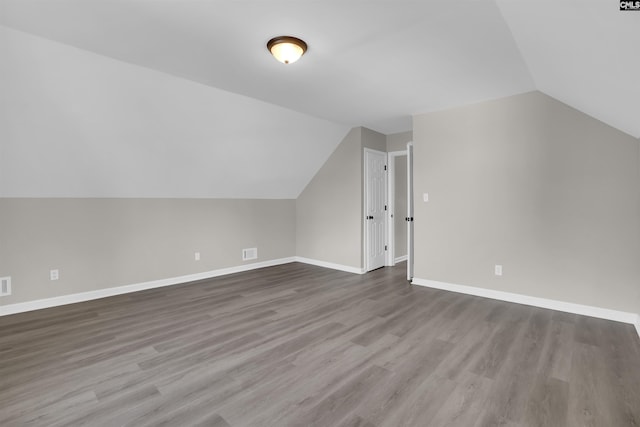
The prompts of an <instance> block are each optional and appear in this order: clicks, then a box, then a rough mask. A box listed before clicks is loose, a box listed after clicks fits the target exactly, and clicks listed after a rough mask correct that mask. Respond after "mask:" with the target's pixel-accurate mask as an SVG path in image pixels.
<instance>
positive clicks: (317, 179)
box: [296, 128, 362, 267]
mask: <svg viewBox="0 0 640 427" xmlns="http://www.w3.org/2000/svg"><path fill="white" fill-rule="evenodd" d="M361 140H362V128H354V129H351V131H349V133H348V134H347V136H346V137H345V138H344V139H343V140H342V142H341V143H340V145H338V148H336V150H335V151H334V152H333V153H332V154H331V156H329V159H328V160H327V162H326V163H325V164H324V165H323V166H322V167H321V168H320V170H319V171H318V173H317V174H316V175H315V176H314V177H313V178H312V179H311V182H309V184H308V185H307V187H306V188H305V189H304V190H303V191H302V193H301V194H300V196H298V199H297V200H296V255H298V256H301V257H305V258H311V259H316V260H321V261H326V262H333V263H336V264H342V265H347V266H351V267H360V266H361V259H360V252H361V250H362V249H361V239H362V216H361V209H362V206H361V198H362V196H361V185H362V183H361V182H362V161H361V158H362V143H361Z"/></svg>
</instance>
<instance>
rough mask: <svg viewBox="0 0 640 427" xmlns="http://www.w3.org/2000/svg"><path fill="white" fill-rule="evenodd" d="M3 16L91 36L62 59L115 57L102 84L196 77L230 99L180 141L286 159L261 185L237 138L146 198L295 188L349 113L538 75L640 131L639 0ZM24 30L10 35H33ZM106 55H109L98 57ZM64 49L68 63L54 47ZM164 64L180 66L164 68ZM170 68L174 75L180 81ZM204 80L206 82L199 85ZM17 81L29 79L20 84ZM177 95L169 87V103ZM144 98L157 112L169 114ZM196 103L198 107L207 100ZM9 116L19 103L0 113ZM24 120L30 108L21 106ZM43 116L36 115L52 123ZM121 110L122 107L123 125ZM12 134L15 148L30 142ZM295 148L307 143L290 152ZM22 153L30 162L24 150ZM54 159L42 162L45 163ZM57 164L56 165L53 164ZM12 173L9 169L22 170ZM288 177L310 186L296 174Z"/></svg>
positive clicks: (132, 4) (361, 122) (59, 3)
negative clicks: (274, 53) (210, 164)
mask: <svg viewBox="0 0 640 427" xmlns="http://www.w3.org/2000/svg"><path fill="white" fill-rule="evenodd" d="M0 25H2V26H5V27H7V28H11V29H15V30H18V31H20V32H24V33H29V34H33V35H36V36H38V37H41V38H44V39H48V40H51V41H55V42H58V43H62V45H60V46H59V47H52V46H54V45H51V46H49V47H46V48H45V47H44V46H40V47H39V48H36V47H33V50H34V52H35V51H38V49H40V51H41V52H45V51H47V52H48V51H49V50H53V51H57V50H59V49H62V50H64V45H67V46H72V47H75V48H78V49H80V51H77V52H76V53H74V54H72V53H71V51H65V52H68V55H66V56H65V55H62V56H65V57H67V56H68V57H73V58H76V57H77V58H76V59H74V60H73V61H71V62H70V63H68V64H67V65H71V64H75V66H76V68H78V70H76V69H72V68H71V67H68V66H67V67H66V68H65V66H64V65H62V64H55V66H52V68H61V70H59V71H60V73H68V74H69V75H74V76H75V78H76V79H88V80H91V79H92V78H93V77H91V78H89V77H87V75H86V74H82V72H83V70H84V71H85V72H87V73H88V72H89V71H87V70H93V69H94V68H96V67H97V68H100V67H102V66H105V67H107V68H108V69H111V68H113V70H112V72H111V73H110V74H104V73H102V74H104V75H102V74H101V73H99V72H97V73H95V72H94V74H96V75H99V76H100V78H101V79H102V80H95V81H94V85H101V84H103V83H104V82H107V84H106V85H107V86H108V85H109V84H113V83H114V81H110V79H112V77H110V76H112V75H114V74H115V75H118V73H123V76H124V75H125V74H126V75H127V76H129V75H130V74H131V75H133V74H136V75H140V77H139V78H140V79H143V80H145V79H151V80H153V81H156V83H157V86H154V92H162V91H164V90H165V89H164V88H165V87H167V86H169V87H172V86H176V87H178V86H179V87H180V88H181V89H179V90H178V89H175V90H176V91H177V92H180V93H182V94H183V95H184V97H185V98H188V99H189V101H193V100H194V99H192V98H191V97H195V98H198V99H199V97H200V96H202V97H203V99H199V101H198V102H203V103H205V104H207V103H209V104H210V105H209V107H208V108H211V109H212V110H216V111H217V110H224V109H225V108H224V106H225V105H231V106H232V108H229V109H227V111H226V112H225V115H224V116H220V117H217V118H216V119H215V120H214V119H211V118H205V117H201V118H200V119H197V120H196V119H193V120H192V119H189V120H186V121H185V119H184V117H182V118H180V119H179V120H177V121H176V123H174V124H167V123H163V125H162V126H163V127H169V128H170V129H169V130H167V129H161V130H159V131H158V132H160V133H163V135H165V136H166V135H173V137H174V138H175V139H180V138H181V137H182V133H183V132H184V129H183V128H184V126H189V127H190V129H191V130H190V131H189V132H188V134H189V135H191V139H192V142H188V141H180V143H182V144H183V145H182V149H183V150H184V151H185V152H190V153H191V155H190V156H191V157H193V158H194V159H201V158H206V157H205V156H207V155H208V156H210V155H211V150H214V149H212V148H211V145H212V144H214V145H215V144H218V145H220V146H221V147H225V144H224V143H221V142H220V141H225V140H226V141H227V142H228V141H229V140H230V138H231V137H230V136H229V135H234V136H233V137H232V138H231V139H232V140H233V141H234V142H236V143H237V144H238V145H236V147H242V148H239V149H237V150H236V151H238V150H240V151H243V152H244V153H247V152H264V153H263V155H264V157H263V158H262V159H261V160H264V161H266V162H268V163H274V164H278V166H279V168H281V172H280V173H279V176H278V178H277V179H275V181H274V182H273V183H272V185H271V186H269V184H264V185H265V186H266V187H265V188H257V187H251V185H258V184H256V182H255V179H256V177H258V176H264V175H260V174H257V173H256V174H255V175H256V177H252V178H251V179H248V180H247V181H246V182H245V181H243V179H244V175H241V174H240V172H237V171H238V170H245V171H246V170H253V168H259V167H258V165H257V160H256V161H255V162H253V163H249V164H246V158H244V157H243V155H242V153H241V152H240V151H238V153H236V154H234V155H231V154H225V155H226V156H227V159H226V163H227V166H228V169H229V171H227V173H226V174H223V175H222V177H220V176H217V175H215V174H214V173H213V172H211V171H209V170H207V169H206V166H205V165H204V164H203V165H201V166H200V169H198V168H196V169H194V166H193V165H194V164H195V165H197V164H198V162H195V163H193V162H191V163H189V162H187V161H185V162H184V164H183V165H182V166H180V167H178V169H176V170H177V171H182V172H184V173H183V174H180V173H176V174H175V175H179V176H182V175H185V174H186V175H188V176H191V175H193V176H197V177H199V178H198V179H202V180H204V181H205V182H207V183H208V185H209V187H208V188H199V189H197V190H195V189H194V187H193V184H191V189H187V188H188V182H187V181H181V180H180V178H176V181H173V186H175V187H176V189H175V191H174V192H168V191H165V190H162V191H161V190H160V189H161V188H166V187H161V186H160V185H159V186H158V187H157V188H155V187H153V188H151V187H149V186H148V185H147V184H144V183H143V182H141V183H140V186H141V188H146V190H144V191H138V192H136V191H135V190H131V191H130V192H131V195H132V196H135V195H136V194H137V195H140V194H143V195H151V196H169V197H171V196H173V195H174V193H178V194H183V195H193V196H196V197H225V194H227V193H229V194H232V196H235V197H253V196H255V194H257V195H258V196H261V197H291V198H295V197H297V195H298V194H299V192H300V191H301V190H302V188H304V186H305V185H306V183H307V182H308V181H309V180H310V179H311V177H312V176H313V174H314V173H315V172H316V171H317V169H318V168H319V167H320V165H321V164H322V163H323V162H324V160H325V159H326V158H327V156H328V155H329V153H330V152H331V151H332V150H333V149H334V148H335V147H336V146H337V144H338V143H339V142H340V139H341V138H342V136H343V135H344V133H346V129H348V128H350V127H353V126H366V127H369V128H371V129H374V130H377V131H379V132H382V133H385V134H389V133H395V132H400V131H406V130H410V129H411V116H412V115H413V114H416V113H421V112H428V111H436V110H441V109H445V108H450V107H455V106H460V105H465V104H470V103H474V102H479V101H483V100H487V99H495V98H500V97H504V96H509V95H513V94H517V93H522V92H527V91H530V90H535V89H538V90H541V91H543V92H545V93H546V94H548V95H550V96H552V97H555V98H557V99H559V100H561V101H563V102H565V103H567V104H569V105H571V106H572V107H574V108H576V109H578V110H581V111H583V112H585V113H587V114H590V115H592V116H594V117H596V118H598V119H600V120H602V121H604V122H606V123H608V124H610V125H611V126H614V127H616V128H618V129H620V130H622V131H624V132H627V133H629V134H631V135H633V136H635V137H640V120H638V117H640V80H639V79H638V76H640V55H639V54H637V51H638V49H637V46H636V45H637V40H640V13H637V12H635V13H634V12H621V11H619V10H618V4H617V2H615V1H613V0H580V1H578V0H554V1H542V0H519V1H518V0H497V1H493V0H491V1H490V0H466V1H465V0H461V1H456V2H453V1H451V0H430V1H427V0H423V1H408V0H378V1H364V0H362V1H355V0H353V1H347V0H342V1H336V0H324V1H312V0H296V1H293V0H292V1H267V0H260V1H259V0H255V1H242V0H192V1H179V0H166V1H160V0H158V1H155V0H135V1H134V0H92V1H87V0H0ZM16 34H17V33H13V36H12V37H10V38H12V39H15V38H19V36H18V35H16ZM283 34H286V35H294V36H298V37H301V38H303V39H304V40H306V41H307V43H308V44H309V51H308V52H307V54H306V55H305V56H304V58H302V59H301V60H300V61H298V62H297V63H295V64H292V65H288V66H285V65H283V64H280V63H279V62H277V61H275V60H274V59H273V58H272V57H271V56H270V55H269V53H268V52H267V50H266V47H265V45H266V42H267V41H268V40H269V39H270V38H271V37H273V36H277V35H283ZM0 42H3V40H0ZM24 43H27V42H20V43H17V45H20V44H24ZM30 43H31V42H28V43H27V44H30ZM33 45H34V46H35V45H38V43H36V42H35V41H34V42H33ZM39 45H42V43H40V44H39ZM2 47H3V45H2V44H0V48H2ZM4 47H6V43H5V46H4ZM9 51H10V54H12V55H15V56H16V58H15V61H14V60H13V59H12V58H11V56H9V57H8V60H9V61H11V62H16V63H17V64H18V63H20V62H21V60H22V61H23V65H24V66H25V67H29V65H28V61H27V60H28V59H29V58H26V57H25V55H26V53H24V52H22V53H17V50H16V49H9ZM82 52H85V53H82ZM43 55H44V56H43V57H46V56H47V55H49V56H51V55H50V53H49V54H46V55H45V54H44V53H43ZM98 56H100V57H102V58H104V59H96V58H97V57H98ZM80 57H82V60H81V59H80ZM105 57H106V58H105ZM5 58H6V56H5ZM40 59H41V60H42V58H40ZM51 59H52V61H57V60H56V58H55V57H53V56H52V57H51ZM114 60H115V61H114ZM24 61H27V62H24ZM105 61H106V62H105ZM103 63H104V64H103ZM117 63H119V64H121V65H119V66H117V65H115V64H117ZM25 64H26V65H25ZM78 64H84V65H78ZM98 64H102V65H98ZM105 64H108V65H105ZM41 65H42V66H44V67H48V66H50V65H47V64H46V63H45V62H43V63H42V64H41ZM134 66H139V67H138V68H135V67H134ZM140 67H142V68H140ZM0 68H1V67H0ZM9 68H10V67H9ZM14 68H15V67H14ZM143 69H146V70H147V71H142V70H143ZM125 70H126V71H125ZM2 71H3V70H2V69H0V73H2ZM92 72H93V71H92ZM157 72H160V73H164V75H165V76H166V77H158V75H157ZM5 73H7V75H8V73H9V72H6V71H5ZM132 73H133V74H132ZM145 73H147V74H145ZM149 73H151V74H149ZM20 74H21V72H20V69H17V68H15V69H13V71H11V76H12V77H13V78H16V76H18V75H20ZM26 74H27V75H28V74H29V73H26ZM151 75H153V77H149V76H151ZM167 75H168V76H167ZM171 76H173V77H171ZM4 77H6V75H5V76H4ZM175 77H179V79H175ZM95 78H96V79H97V78H98V77H97V76H96V77H95ZM122 78H124V77H122ZM169 78H171V79H173V80H172V83H167V82H165V80H166V79H169ZM22 84H24V85H27V86H29V85H33V82H22ZM51 84H53V85H56V84H59V83H56V82H52V83H51ZM195 84H200V85H197V86H193V85H195ZM12 85H13V86H16V85H15V84H14V83H12V82H11V81H6V82H5V87H6V88H10V87H13V86H12ZM63 86H64V85H63ZM194 87H198V88H199V89H197V90H195V89H193V88H194ZM0 89H1V88H0ZM67 89H69V88H67ZM4 90H6V91H10V89H4ZM138 90H142V89H138V88H137V87H136V85H133V86H132V88H131V89H130V92H131V94H132V95H131V96H135V94H136V92H137V91H138ZM167 90H168V89H167ZM197 91H202V92H203V93H204V94H203V95H196V94H194V93H195V92H197ZM59 92H60V93H62V92H61V91H59ZM186 93H189V95H188V96H187V95H186ZM234 94H239V95H243V96H241V97H238V96H237V95H234ZM14 95H15V96H20V93H18V92H17V91H15V90H14ZM137 95H138V96H146V95H144V94H141V93H138V94H137ZM61 96H62V95H61ZM163 96H164V95H162V94H159V95H158V102H162V99H163ZM246 97H248V98H246ZM204 98H206V100H204ZM262 101H264V102H262ZM185 102H186V101H185ZM196 104H197V103H196ZM276 106H278V107H276ZM0 107H1V105H0ZM280 107H283V108H280ZM7 108H8V107H7ZM101 108H104V105H103V106H102V107H101ZM163 108H166V109H168V111H167V112H165V113H164V116H173V117H179V116H180V115H181V114H183V113H184V111H183V110H180V109H179V110H175V106H165V107H163ZM172 108H173V110H172ZM169 110H170V112H169ZM100 111H102V110H100ZM140 111H142V110H140ZM140 111H139V112H138V114H143V115H144V116H145V119H144V120H154V119H155V116H150V115H149V114H151V113H148V112H144V113H141V112H140ZM188 113H189V114H190V116H189V117H197V111H195V110H193V111H192V110H188ZM244 113H247V114H244ZM12 114H13V113H12ZM43 114H44V113H43ZM113 114H115V113H113ZM9 116H11V115H10V114H5V117H0V120H2V119H3V118H4V119H5V120H8V118H7V117H9ZM262 117H269V118H270V119H269V120H270V122H269V123H270V125H265V122H264V121H263V120H261V118H262ZM292 117H297V118H298V119H299V120H300V122H299V123H300V124H301V127H298V128H297V129H296V131H295V132H292V133H291V134H288V133H286V132H284V133H283V131H282V130H283V129H285V128H286V127H287V126H290V124H291V120H292ZM11 120H14V121H15V120H19V118H16V117H15V114H14V115H13V116H11ZM34 120H35V119H34ZM34 120H31V121H27V122H28V123H25V126H26V125H32V126H35V125H37V121H34ZM116 121H117V120H116V119H115V118H112V121H111V122H109V123H115V122H116ZM125 121H126V120H125ZM0 124H1V123H0ZM104 126H107V123H104ZM181 126H182V128H181ZM304 126H309V127H308V128H304ZM304 129H306V130H307V131H306V132H305V131H304ZM122 132H123V135H121V138H122V140H123V141H125V142H123V144H125V145H126V146H127V147H129V146H131V145H132V144H134V145H135V144H138V143H139V142H137V139H136V138H138V136H139V133H138V131H137V130H135V129H133V130H129V131H128V132H125V130H123V131H122ZM195 134H197V135H198V137H196V136H194V135H195ZM62 135H64V133H63V134H62ZM147 137H150V136H148V135H147ZM153 137H155V135H153ZM166 138H169V137H168V136H167V137H166ZM161 139H162V138H161ZM31 143H32V142H31V141H29V142H25V141H21V142H20V144H21V145H24V144H31ZM165 143H166V144H169V145H170V144H172V143H176V142H175V141H173V142H165ZM3 144H6V142H3ZM185 144H187V145H185ZM16 146H17V145H16ZM0 148H2V150H4V152H5V154H6V153H7V152H8V151H11V152H12V153H14V154H15V153H18V152H20V150H21V149H22V148H19V147H18V148H16V147H15V146H14V147H7V146H6V145H4V146H2V147H0ZM185 148H186V149H185ZM267 148H272V149H271V150H268V149H267ZM9 149H10V150H9ZM69 150H71V149H69ZM114 150H115V149H114ZM168 151H169V152H173V151H172V150H168ZM214 151H215V150H214ZM225 153H234V152H233V151H225ZM287 153H289V154H287ZM291 153H300V155H297V154H296V156H292V157H291V156H290V154H291ZM16 156H17V157H15V158H14V161H15V162H23V160H24V159H22V158H21V157H20V156H19V155H17V154H16ZM234 156H235V157H234ZM289 157H291V159H290V160H293V161H290V162H289V163H290V164H286V162H284V161H281V160H280V161H279V162H278V159H283V158H289ZM5 158H6V155H5ZM115 158H116V156H115V155H114V159H115ZM305 159H306V160H305ZM171 160H172V157H171V156H170V155H169V154H167V157H166V158H163V159H161V160H158V161H156V163H155V164H154V165H152V166H149V167H150V168H151V170H152V172H151V174H150V175H149V179H150V180H152V181H154V182H158V181H162V179H160V177H161V171H162V170H163V167H165V166H166V165H167V164H168V163H171ZM113 161H114V162H115V161H116V160H113ZM45 163H46V162H44V161H41V162H40V166H42V164H45ZM189 165H192V166H191V169H190V168H189ZM99 166H100V167H103V168H104V167H105V165H103V164H100V165H99ZM44 167H45V169H46V167H50V166H46V164H45V166H44ZM87 168H88V169H89V170H95V168H93V167H91V166H88V167H87ZM180 168H182V169H180ZM5 170H6V167H5ZM232 170H234V171H236V172H231V171H232ZM260 171H261V172H264V171H262V170H261V169H260ZM0 172H1V171H0ZM50 175H51V176H57V175H56V174H55V173H54V172H52V173H51V174H50ZM273 175H276V173H273ZM4 179H5V182H6V181H7V176H5V177H4ZM12 179H13V182H14V183H15V185H18V184H17V183H18V182H20V181H21V180H22V179H23V175H21V174H20V173H18V172H16V175H12ZM123 179H124V178H123ZM126 179H130V177H129V176H126ZM220 179H222V180H223V181H228V182H235V183H237V184H236V185H235V186H232V187H233V188H231V189H227V190H225V191H222V190H218V189H212V188H211V187H212V186H215V184H212V183H215V182H216V180H218V181H219V180H220ZM264 181H269V180H264ZM282 181H284V182H290V183H293V182H295V184H290V185H286V184H284V185H283V184H282ZM51 182H52V184H51V185H52V186H53V187H55V188H58V189H60V188H68V186H67V187H64V186H63V185H62V183H63V181H59V182H58V181H56V180H55V179H53V180H52V181H51ZM56 183H57V184H56ZM67 184H68V183H67ZM165 184H167V185H170V183H165ZM122 185H124V184H122ZM145 185H146V187H145ZM196 187H197V186H196ZM127 191H129V190H124V189H123V188H121V186H115V187H113V188H110V189H109V191H103V192H100V191H98V190H96V188H95V187H90V188H89V187H87V188H84V189H79V190H78V191H76V192H73V191H69V192H65V191H53V190H52V191H49V192H38V191H37V190H33V191H31V192H29V193H28V194H45V195H46V194H59V193H60V194H61V195H70V196H73V195H85V194H94V195H96V194H97V195H103V194H106V195H114V196H118V195H129V193H128V192H127ZM6 192H7V190H5V193H6ZM25 192H26V189H21V190H20V191H17V193H20V194H23V193H25ZM9 193H11V191H9ZM12 194H13V193H12Z"/></svg>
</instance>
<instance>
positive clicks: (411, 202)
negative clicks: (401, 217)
mask: <svg viewBox="0 0 640 427" xmlns="http://www.w3.org/2000/svg"><path fill="white" fill-rule="evenodd" d="M414 208H415V198H414V197H413V141H410V142H408V143H407V221H408V222H407V280H408V281H410V282H411V281H413V263H414V260H415V252H414V242H413V240H414V221H413V210H414Z"/></svg>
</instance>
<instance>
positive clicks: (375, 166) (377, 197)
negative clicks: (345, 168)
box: [364, 148, 387, 271]
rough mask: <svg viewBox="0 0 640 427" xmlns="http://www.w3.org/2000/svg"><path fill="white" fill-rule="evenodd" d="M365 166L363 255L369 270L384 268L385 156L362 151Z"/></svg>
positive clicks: (381, 153) (375, 152) (367, 150)
mask: <svg viewBox="0 0 640 427" xmlns="http://www.w3.org/2000/svg"><path fill="white" fill-rule="evenodd" d="M364 165H365V166H364V195H365V212H364V214H365V254H366V262H367V264H366V269H367V271H371V270H375V269H376V268H380V267H384V265H385V255H386V252H385V251H386V243H385V240H386V224H387V218H386V211H385V207H386V203H387V153H383V152H381V151H376V150H370V149H368V148H365V151H364Z"/></svg>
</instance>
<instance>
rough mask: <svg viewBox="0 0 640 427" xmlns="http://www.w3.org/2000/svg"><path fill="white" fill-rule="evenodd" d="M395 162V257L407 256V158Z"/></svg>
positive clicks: (397, 157)
mask: <svg viewBox="0 0 640 427" xmlns="http://www.w3.org/2000/svg"><path fill="white" fill-rule="evenodd" d="M394 159H395V161H394V193H395V197H394V201H395V203H394V205H395V209H394V214H393V223H394V237H395V239H394V240H395V242H394V245H395V257H396V258H398V257H401V256H404V255H406V254H407V222H406V221H405V220H404V219H405V217H406V216H407V156H396V157H395V158H394Z"/></svg>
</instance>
